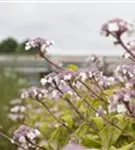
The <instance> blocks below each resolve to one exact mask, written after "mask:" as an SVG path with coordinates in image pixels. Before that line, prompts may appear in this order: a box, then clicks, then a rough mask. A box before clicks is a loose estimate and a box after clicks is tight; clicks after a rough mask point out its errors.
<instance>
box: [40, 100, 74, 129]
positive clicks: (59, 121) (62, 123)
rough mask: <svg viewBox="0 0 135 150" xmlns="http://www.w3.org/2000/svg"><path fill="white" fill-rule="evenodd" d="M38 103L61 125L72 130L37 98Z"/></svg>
mask: <svg viewBox="0 0 135 150" xmlns="http://www.w3.org/2000/svg"><path fill="white" fill-rule="evenodd" d="M37 101H38V102H39V103H40V104H42V105H43V106H44V107H45V108H46V110H47V111H48V112H49V113H50V115H51V116H52V117H53V118H54V119H55V120H56V121H57V122H58V123H60V124H61V125H62V126H64V127H65V128H67V129H68V130H70V131H72V130H71V129H70V128H69V127H68V126H67V125H66V124H64V122H62V121H61V120H60V119H58V118H57V117H56V116H55V115H54V114H53V113H52V112H51V110H50V109H49V107H48V106H47V105H46V104H45V103H44V102H42V101H40V100H37Z"/></svg>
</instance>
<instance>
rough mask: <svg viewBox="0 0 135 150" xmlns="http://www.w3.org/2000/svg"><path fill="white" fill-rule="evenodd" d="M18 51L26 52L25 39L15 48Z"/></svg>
mask: <svg viewBox="0 0 135 150" xmlns="http://www.w3.org/2000/svg"><path fill="white" fill-rule="evenodd" d="M15 52H16V53H24V52H25V41H24V42H22V43H20V44H18V46H17V47H16V49H15Z"/></svg>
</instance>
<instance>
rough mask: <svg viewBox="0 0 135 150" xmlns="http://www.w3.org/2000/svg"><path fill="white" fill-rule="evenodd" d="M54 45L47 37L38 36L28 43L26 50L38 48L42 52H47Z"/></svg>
mask: <svg viewBox="0 0 135 150" xmlns="http://www.w3.org/2000/svg"><path fill="white" fill-rule="evenodd" d="M52 45H53V42H52V41H48V40H47V39H44V38H41V37H36V38H34V39H31V40H29V41H28V42H27V43H26V46H25V50H29V49H31V48H38V49H39V51H40V54H45V53H46V52H47V50H48V49H49V48H50V47H51V46H52Z"/></svg>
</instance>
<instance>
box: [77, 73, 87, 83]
mask: <svg viewBox="0 0 135 150" xmlns="http://www.w3.org/2000/svg"><path fill="white" fill-rule="evenodd" d="M79 76H80V77H81V80H82V81H85V80H86V79H87V75H86V73H85V72H81V73H80V74H79Z"/></svg>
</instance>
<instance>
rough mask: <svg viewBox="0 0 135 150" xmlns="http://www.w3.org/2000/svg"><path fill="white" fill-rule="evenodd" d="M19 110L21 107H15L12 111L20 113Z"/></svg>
mask: <svg viewBox="0 0 135 150" xmlns="http://www.w3.org/2000/svg"><path fill="white" fill-rule="evenodd" d="M19 110H20V106H15V107H12V108H11V109H10V111H11V112H14V113H16V112H18V111H19Z"/></svg>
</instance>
